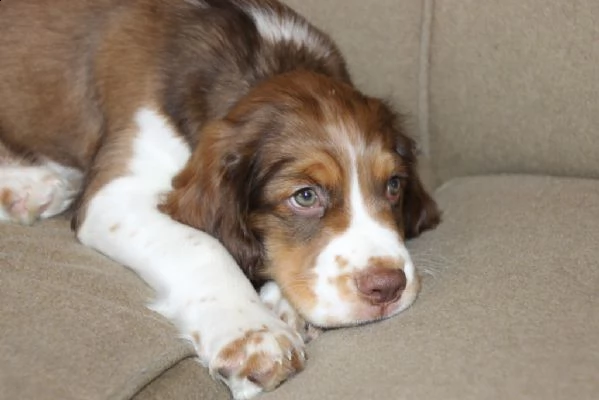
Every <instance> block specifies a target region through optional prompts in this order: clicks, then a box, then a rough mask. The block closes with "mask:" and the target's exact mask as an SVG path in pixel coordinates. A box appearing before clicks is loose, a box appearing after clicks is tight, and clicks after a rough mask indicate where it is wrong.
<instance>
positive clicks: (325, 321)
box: [298, 282, 419, 329]
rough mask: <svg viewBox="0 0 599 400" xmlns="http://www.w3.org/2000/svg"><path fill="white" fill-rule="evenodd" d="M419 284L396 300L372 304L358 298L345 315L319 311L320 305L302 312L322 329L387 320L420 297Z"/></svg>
mask: <svg viewBox="0 0 599 400" xmlns="http://www.w3.org/2000/svg"><path fill="white" fill-rule="evenodd" d="M418 292H419V284H418V283H417V282H415V283H414V284H413V285H410V286H409V287H408V288H407V289H406V290H405V291H404V292H403V293H402V295H401V297H400V298H399V299H397V300H396V301H393V302H390V303H385V304H371V303H370V302H368V301H365V300H362V299H357V300H356V301H355V302H354V303H353V304H351V305H350V306H349V308H348V309H347V311H346V312H345V313H343V315H336V313H335V312H333V311H332V310H331V312H318V306H317V307H316V308H315V309H313V310H312V311H310V312H302V310H301V308H298V310H299V313H300V315H301V316H302V317H303V318H304V320H305V321H306V322H307V323H308V324H310V325H312V326H315V327H317V328H320V329H338V328H345V327H355V326H360V325H366V324H370V323H374V322H377V321H381V320H385V319H388V318H391V317H394V316H396V315H397V314H400V313H401V312H403V311H405V310H406V309H408V308H409V307H410V306H411V305H412V304H413V303H414V301H415V300H416V298H417V297H418Z"/></svg>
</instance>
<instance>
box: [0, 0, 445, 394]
mask: <svg viewBox="0 0 599 400" xmlns="http://www.w3.org/2000/svg"><path fill="white" fill-rule="evenodd" d="M0 26H2V27H3V33H2V35H1V36H0V142H1V144H2V146H3V148H4V149H5V151H9V152H10V157H26V158H27V159H28V160H32V162H31V164H29V165H14V164H10V165H8V163H4V164H3V165H2V166H0V199H1V200H2V201H1V202H0V205H1V207H2V208H1V212H0V219H2V220H5V221H14V222H19V223H23V224H30V223H33V222H34V221H35V220H37V219H40V218H49V217H51V216H53V215H56V214H59V213H61V212H63V211H64V210H66V209H67V208H69V207H72V208H73V210H74V218H73V227H74V229H75V232H76V235H77V238H78V239H79V240H80V241H81V242H82V243H83V244H84V245H87V246H90V247H92V248H94V249H96V250H98V251H99V252H101V253H103V254H105V255H106V256H108V257H111V258H112V259H114V260H115V261H117V262H119V263H122V264H123V265H125V266H127V267H129V268H131V269H132V270H134V271H135V272H136V273H138V274H139V276H140V277H141V278H142V279H144V280H145V281H146V282H147V283H148V284H149V285H151V286H152V287H153V288H154V289H155V290H156V294H157V298H156V301H155V303H154V304H153V308H154V309H155V310H156V311H158V312H160V313H161V314H163V315H164V316H166V317H167V318H169V319H170V320H171V321H172V322H173V323H174V324H175V325H177V327H178V328H179V330H180V331H181V333H182V334H183V335H184V336H185V337H186V338H188V339H189V340H190V341H191V342H192V343H193V345H194V346H195V348H196V350H197V354H198V357H199V359H200V360H201V362H202V363H203V364H204V365H206V366H207V367H208V368H209V369H210V371H211V373H212V374H213V375H214V376H215V377H216V378H217V379H220V380H222V381H223V382H224V383H225V384H227V385H228V387H229V388H230V390H231V393H232V395H233V397H234V398H236V399H247V398H250V397H252V396H254V395H256V394H258V393H260V392H261V391H264V390H271V389H273V388H275V387H276V386H278V385H279V384H280V383H281V382H283V381H284V380H286V379H287V378H288V377H290V376H291V375H293V374H294V373H296V372H298V371H300V370H301V369H302V368H303V366H304V361H305V355H304V340H305V339H306V337H307V336H306V335H305V332H303V329H304V327H305V325H304V323H305V322H306V323H308V324H309V325H311V326H316V327H320V328H330V327H342V326H348V325H356V324H362V323H367V322H371V321H376V320H380V319H383V318H388V317H391V316H393V315H395V314H397V313H399V312H401V311H402V310H404V309H406V308H407V307H409V306H410V304H412V302H413V301H414V299H415V298H416V295H417V293H418V287H419V286H418V279H417V275H416V272H415V269H414V265H413V263H412V261H411V259H410V255H409V254H408V252H407V250H406V248H405V246H404V240H405V239H406V238H410V237H414V236H416V235H418V234H419V233H421V232H422V231H424V230H426V229H429V228H432V227H434V226H435V225H437V223H438V222H439V219H440V218H439V211H438V209H437V206H436V204H435V202H434V201H433V200H432V199H431V197H430V196H429V195H428V194H427V193H426V191H425V190H424V188H423V186H422V184H421V182H420V179H419V177H418V174H417V168H416V156H415V154H414V147H415V146H414V142H413V141H412V140H411V139H410V138H408V137H407V136H406V135H405V134H404V133H403V132H402V130H401V127H400V126H399V122H398V118H397V116H396V114H395V113H394V112H393V111H392V110H391V109H390V108H389V107H388V105H386V104H385V103H384V102H383V101H381V100H378V99H375V98H372V97H369V96H366V95H364V94H362V93H360V92H359V91H358V90H357V89H356V88H354V87H353V85H352V83H351V80H350V77H349V74H348V72H347V69H346V66H345V63H344V60H343V58H342V56H341V54H340V52H339V50H338V49H337V47H336V46H335V44H334V43H333V42H332V41H331V39H330V38H329V37H328V36H327V35H326V34H324V33H323V32H321V31H320V30H318V29H317V28H315V27H313V26H312V25H310V24H309V23H308V22H306V21H305V20H304V19H303V18H302V17H300V16H299V15H298V14H296V13H295V12H294V11H292V10H291V9H290V8H288V7H287V6H285V5H283V4H281V3H279V2H277V1H275V0H128V1H122V0H78V1H72V0H54V1H53V2H52V5H51V6H50V5H48V3H47V2H46V1H43V0H19V1H12V2H10V1H9V2H6V4H4V2H3V4H2V7H0ZM264 282H268V283H267V284H266V285H264V286H263V288H262V290H261V295H262V299H263V300H264V302H263V301H261V298H260V296H259V295H258V294H257V292H256V290H255V287H258V286H261V285H262V283H264ZM300 331H301V332H300ZM301 334H304V336H302V335H301Z"/></svg>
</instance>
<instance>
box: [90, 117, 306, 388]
mask: <svg viewBox="0 0 599 400" xmlns="http://www.w3.org/2000/svg"><path fill="white" fill-rule="evenodd" d="M135 124H136V125H137V126H136V129H137V131H138V132H137V135H136V137H135V139H134V143H133V156H132V158H131V160H130V163H129V171H128V174H127V175H125V176H122V177H119V178H117V179H115V180H113V181H111V182H110V183H108V184H107V185H106V186H104V187H103V188H102V189H100V191H99V192H98V193H97V194H96V195H95V196H94V198H93V199H92V200H91V201H90V203H89V206H88V209H87V213H86V218H85V221H84V222H83V224H82V225H81V227H80V229H79V231H78V237H79V239H80V240H81V242H82V243H84V244H86V245H88V246H90V247H93V248H95V249H97V250H98V251H100V252H102V253H104V254H106V255H107V256H109V257H111V258H112V259H114V260H116V261H118V262H120V263H122V264H124V265H126V266H128V267H129V268H131V269H132V270H134V271H135V272H136V273H138V274H139V275H140V276H141V277H142V278H143V279H144V280H145V281H146V282H147V283H148V284H149V285H150V286H152V287H153V288H154V289H155V290H156V291H157V300H156V302H155V303H154V304H153V306H152V308H153V309H154V310H156V311H158V312H160V313H161V314H163V315H165V316H166V317H168V318H169V319H171V320H172V321H173V322H174V323H175V324H176V325H177V327H178V328H179V330H180V332H181V334H182V336H183V337H185V338H193V337H194V335H197V336H199V337H201V346H199V344H196V349H197V352H198V355H199V356H200V361H201V362H202V363H203V364H204V365H206V366H208V367H209V368H210V370H211V373H213V375H215V376H216V377H217V378H219V379H222V380H223V381H224V382H225V383H226V384H227V385H228V386H229V388H230V389H231V392H232V394H233V396H234V398H235V399H247V398H250V397H253V396H254V395H256V394H257V393H259V392H260V391H261V388H260V387H258V386H257V385H256V384H254V383H252V382H250V381H249V380H248V379H246V378H245V377H239V376H237V375H236V374H232V376H231V377H230V378H229V379H224V378H222V377H220V376H218V375H217V370H218V368H219V367H220V365H219V362H220V360H219V359H218V353H219V352H220V350H221V349H223V348H224V347H225V346H226V345H228V344H230V343H232V342H233V341H235V340H237V339H239V338H240V337H243V336H244V334H245V333H246V332H248V331H249V330H259V329H262V328H263V327H266V328H267V332H266V334H265V336H266V337H265V340H263V342H262V343H261V344H258V345H254V346H253V347H251V348H246V349H245V350H246V356H247V357H249V356H250V355H251V354H253V353H256V352H266V353H267V354H270V355H271V358H272V359H273V360H274V361H276V360H281V359H282V358H283V357H287V356H288V354H287V353H288V352H289V351H290V349H283V348H281V346H280V345H279V344H278V342H277V341H276V339H275V335H279V334H283V335H286V336H287V337H288V338H289V339H290V341H291V343H293V345H294V346H295V347H296V348H298V349H299V348H301V346H303V342H302V341H301V338H299V336H298V335H297V334H295V333H294V332H293V331H292V330H291V329H289V328H288V327H287V326H286V325H285V324H284V323H283V322H282V321H280V320H278V319H277V318H276V317H275V316H274V315H273V314H272V313H270V311H269V310H268V309H266V307H265V306H264V305H263V304H262V303H261V302H260V299H259V297H258V295H257V293H256V292H255V290H254V289H253V287H252V285H251V284H250V282H249V281H248V279H247V278H246V277H245V276H244V275H243V273H242V271H241V270H240V268H239V267H238V266H237V264H236V262H235V261H234V259H233V258H232V256H231V255H230V254H229V252H228V251H227V250H226V249H225V248H224V247H223V246H222V245H221V244H220V242H219V241H218V240H216V239H215V238H213V237H211V236H210V235H208V234H206V233H204V232H201V231H198V230H196V229H193V228H191V227H188V226H185V225H182V224H180V223H177V222H176V221H174V220H172V219H171V218H170V217H168V216H167V215H164V214H162V213H160V212H159V211H158V209H157V204H158V203H159V200H160V196H161V195H162V194H163V193H164V192H165V191H168V190H169V189H170V188H171V179H172V178H173V176H174V175H176V173H177V172H178V171H179V170H180V169H182V168H183V166H184V164H185V163H186V161H187V159H188V158H189V156H190V151H189V148H188V146H187V145H186V144H185V142H184V141H183V140H182V139H181V138H180V137H178V136H177V135H176V133H175V131H174V129H173V128H172V127H171V126H170V125H169V124H168V122H167V121H166V120H165V119H164V118H163V117H161V116H160V115H159V114H157V113H156V112H154V111H152V110H149V109H141V110H139V111H138V112H137V114H136V116H135ZM269 335H271V336H269ZM240 361H243V360H240ZM241 366H242V364H240V367H241Z"/></svg>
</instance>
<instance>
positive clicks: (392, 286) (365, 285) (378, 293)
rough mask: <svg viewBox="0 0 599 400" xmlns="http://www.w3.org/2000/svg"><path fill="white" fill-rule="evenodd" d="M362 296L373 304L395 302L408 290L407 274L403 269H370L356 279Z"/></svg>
mask: <svg viewBox="0 0 599 400" xmlns="http://www.w3.org/2000/svg"><path fill="white" fill-rule="evenodd" d="M355 281H356V286H357V288H358V291H359V292H360V294H361V295H362V296H363V297H364V298H366V299H367V300H369V301H370V302H371V303H372V304H385V303H390V302H392V301H395V300H397V299H398V298H399V296H400V295H401V292H402V291H403V290H404V289H405V288H406V283H407V282H406V274H404V272H403V271H402V270H401V269H391V268H384V267H370V268H368V269H366V270H364V271H362V272H360V273H359V274H358V276H356V278H355Z"/></svg>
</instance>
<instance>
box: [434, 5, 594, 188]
mask: <svg viewBox="0 0 599 400" xmlns="http://www.w3.org/2000/svg"><path fill="white" fill-rule="evenodd" d="M598 20H599V2H597V1H595V0H570V1H545V0H509V1H494V2H482V1H478V0H443V1H436V7H435V10H434V18H433V24H432V46H431V54H430V60H431V61H430V62H431V71H430V88H429V89H430V96H431V107H430V111H431V114H430V127H431V132H430V138H431V143H430V146H431V153H432V154H431V156H432V159H433V162H434V165H435V170H436V172H437V174H438V177H439V178H440V180H441V181H444V180H447V179H449V178H451V177H454V176H462V175H471V174H480V173H497V172H527V173H535V174H538V173H543V174H550V175H560V176H564V175H566V176H584V177H594V178H598V177H599V140H598V139H599V132H598V127H599V112H597V110H598V104H599V69H598V68H597V65H598V64H599V39H598V38H599V24H597V21H598Z"/></svg>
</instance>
